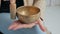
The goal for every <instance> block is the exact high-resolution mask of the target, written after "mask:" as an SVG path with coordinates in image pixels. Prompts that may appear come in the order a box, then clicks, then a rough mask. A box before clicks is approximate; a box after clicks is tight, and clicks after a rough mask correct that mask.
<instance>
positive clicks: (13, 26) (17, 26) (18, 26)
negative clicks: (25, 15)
mask: <svg viewBox="0 0 60 34" xmlns="http://www.w3.org/2000/svg"><path fill="white" fill-rule="evenodd" d="M36 24H38V25H39V26H40V29H41V30H42V31H43V32H45V31H46V29H45V28H44V26H43V25H42V24H41V22H40V19H39V20H37V21H36V22H34V23H30V24H22V23H21V22H20V21H19V20H16V21H14V22H13V23H12V24H11V25H10V26H9V28H8V29H9V30H17V29H21V28H32V27H33V26H35V25H36Z"/></svg>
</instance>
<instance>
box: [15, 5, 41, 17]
mask: <svg viewBox="0 0 60 34" xmlns="http://www.w3.org/2000/svg"><path fill="white" fill-rule="evenodd" d="M22 7H27V6H20V7H18V8H17V11H16V12H17V13H18V14H20V13H19V12H18V9H19V8H22ZM28 7H35V6H28ZM35 8H37V9H38V10H39V12H38V13H36V14H33V15H22V14H20V15H22V16H34V15H37V14H39V13H40V8H38V7H35Z"/></svg>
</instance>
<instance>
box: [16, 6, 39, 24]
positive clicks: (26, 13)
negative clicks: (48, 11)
mask: <svg viewBox="0 0 60 34" xmlns="http://www.w3.org/2000/svg"><path fill="white" fill-rule="evenodd" d="M17 17H18V19H19V20H20V21H21V22H22V23H33V22H35V21H36V20H38V19H39V18H40V9H39V8H37V7H34V6H21V7H18V8H17Z"/></svg>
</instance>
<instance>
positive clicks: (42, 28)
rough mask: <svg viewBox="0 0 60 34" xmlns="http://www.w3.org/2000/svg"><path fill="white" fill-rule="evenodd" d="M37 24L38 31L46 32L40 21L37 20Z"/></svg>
mask: <svg viewBox="0 0 60 34" xmlns="http://www.w3.org/2000/svg"><path fill="white" fill-rule="evenodd" d="M37 24H38V25H39V27H40V29H41V30H42V31H43V32H46V29H45V27H44V26H43V24H42V23H41V21H40V20H38V23H37Z"/></svg>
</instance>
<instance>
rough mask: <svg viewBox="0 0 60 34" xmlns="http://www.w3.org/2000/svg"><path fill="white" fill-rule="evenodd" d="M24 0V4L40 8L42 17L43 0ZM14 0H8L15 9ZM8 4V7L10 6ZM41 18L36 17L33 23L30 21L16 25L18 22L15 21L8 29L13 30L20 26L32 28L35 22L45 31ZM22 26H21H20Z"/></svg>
mask: <svg viewBox="0 0 60 34" xmlns="http://www.w3.org/2000/svg"><path fill="white" fill-rule="evenodd" d="M23 1H24V6H35V7H38V8H40V9H41V19H42V18H43V15H42V13H43V11H44V9H45V0H23ZM15 2H16V0H10V5H11V6H13V7H14V8H13V10H12V11H15V10H16V3H15ZM11 6H10V7H11ZM41 19H38V21H36V22H35V23H31V24H21V23H20V25H18V24H17V23H19V21H18V20H17V21H15V22H14V23H13V24H12V25H11V26H10V27H9V29H13V30H17V29H20V28H32V27H33V26H34V25H36V24H37V23H38V24H39V25H40V28H41V30H42V31H44V32H45V31H46V29H45V28H44V26H43V24H42V21H41ZM21 26H22V27H21Z"/></svg>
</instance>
